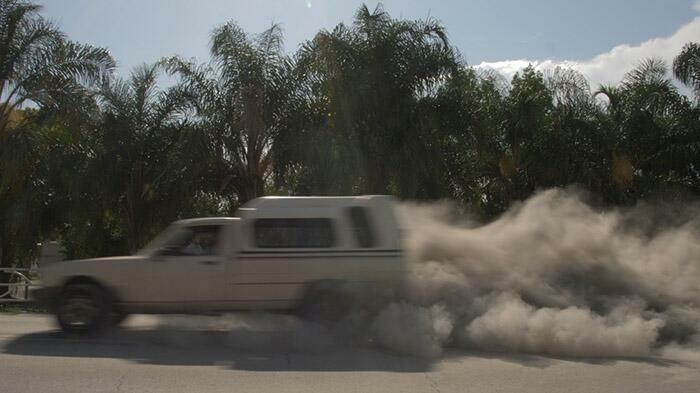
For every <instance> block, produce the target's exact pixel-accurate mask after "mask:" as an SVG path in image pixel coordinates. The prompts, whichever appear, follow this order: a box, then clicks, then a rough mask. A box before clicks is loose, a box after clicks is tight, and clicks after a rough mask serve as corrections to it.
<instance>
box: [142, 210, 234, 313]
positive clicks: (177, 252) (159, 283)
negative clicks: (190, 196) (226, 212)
mask: <svg viewBox="0 0 700 393" xmlns="http://www.w3.org/2000/svg"><path fill="white" fill-rule="evenodd" d="M222 232H223V225H222V224H215V225H212V224H203V225H187V226H183V227H182V228H181V229H180V230H178V231H176V233H175V234H174V235H173V236H172V237H171V238H170V239H169V240H168V241H167V242H166V244H165V246H164V247H162V248H161V250H160V251H159V252H158V253H157V255H156V256H154V258H153V261H152V263H153V264H154V280H153V282H154V284H155V285H154V286H155V288H153V290H154V296H153V299H154V301H155V302H156V303H171V304H172V308H173V309H174V310H176V309H182V310H183V311H187V310H190V309H197V308H199V309H202V308H206V309H213V308H216V306H217V304H219V303H222V301H223V300H224V288H225V274H224V273H225V268H226V266H225V263H224V262H225V258H224V256H223V254H224V250H223V249H222V247H221V237H222V236H221V235H222Z"/></svg>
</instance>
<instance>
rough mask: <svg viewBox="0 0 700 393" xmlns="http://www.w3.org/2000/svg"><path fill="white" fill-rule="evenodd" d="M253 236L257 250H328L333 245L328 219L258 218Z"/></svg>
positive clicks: (333, 240)
mask: <svg viewBox="0 0 700 393" xmlns="http://www.w3.org/2000/svg"><path fill="white" fill-rule="evenodd" d="M254 234H255V245H256V246H257V247H259V248H330V247H333V244H334V243H335V237H334V234H333V225H332V222H331V220H330V219H328V218H260V219H257V220H255V223H254Z"/></svg>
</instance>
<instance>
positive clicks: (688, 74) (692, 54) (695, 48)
mask: <svg viewBox="0 0 700 393" xmlns="http://www.w3.org/2000/svg"><path fill="white" fill-rule="evenodd" d="M673 74H674V75H675V76H676V78H678V80H680V81H681V82H683V83H684V84H685V85H686V86H688V87H690V88H691V89H692V90H693V92H694V93H695V97H696V98H697V99H700V44H698V43H696V42H689V43H687V44H685V46H684V47H683V50H682V51H681V53H680V54H679V55H678V56H676V58H675V59H674V60H673Z"/></svg>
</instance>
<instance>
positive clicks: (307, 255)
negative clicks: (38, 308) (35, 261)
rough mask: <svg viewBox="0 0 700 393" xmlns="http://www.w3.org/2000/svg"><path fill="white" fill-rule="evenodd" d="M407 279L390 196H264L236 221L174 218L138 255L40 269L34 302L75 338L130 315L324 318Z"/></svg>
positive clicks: (233, 218)
mask: <svg viewBox="0 0 700 393" xmlns="http://www.w3.org/2000/svg"><path fill="white" fill-rule="evenodd" d="M402 272H403V262H402V252H401V246H400V236H399V230H398V227H397V222H396V218H395V214H394V206H393V201H392V199H391V197H387V196H364V197H264V198H259V199H255V200H253V201H251V202H249V203H247V204H246V205H244V206H243V207H242V208H240V209H238V211H237V212H236V216H235V217H222V218H197V219H189V220H182V221H177V222H175V223H173V224H172V225H171V226H170V227H169V228H167V229H166V230H165V231H164V232H163V233H162V234H161V235H159V236H158V237H156V239H154V240H153V241H152V242H151V243H150V244H149V245H147V246H146V247H145V248H144V249H143V250H141V251H139V252H138V253H136V254H135V255H131V256H125V257H109V258H96V259H85V260H74V261H63V262H57V263H54V264H51V265H48V266H45V267H42V268H41V269H40V279H41V282H42V287H41V288H40V289H38V290H37V291H36V293H35V297H36V298H37V299H38V300H40V301H42V302H44V303H45V304H46V305H47V306H48V307H49V308H50V309H51V310H52V311H53V312H54V313H55V314H56V317H57V320H58V323H59V325H60V326H61V327H62V328H63V329H64V330H66V331H70V332H75V333H86V332H94V331H97V330H100V329H101V328H103V327H105V326H109V325H115V324H118V323H120V322H121V321H122V320H123V318H124V317H125V316H126V315H128V314H129V313H158V314H160V313H217V312H224V311H234V310H296V309H302V310H304V312H305V313H307V314H309V313H310V314H319V315H315V316H317V317H320V318H327V317H332V314H333V313H334V312H336V313H337V312H341V310H342V309H343V306H346V305H347V301H345V300H347V299H348V294H347V292H348V291H355V292H353V293H354V294H362V295H364V296H368V295H369V294H372V295H371V296H379V295H378V293H382V294H384V295H385V294H386V292H391V289H392V288H394V286H395V284H397V283H398V282H400V279H401V274H402ZM375 294H377V295H375ZM339 299H345V300H343V301H340V300H339Z"/></svg>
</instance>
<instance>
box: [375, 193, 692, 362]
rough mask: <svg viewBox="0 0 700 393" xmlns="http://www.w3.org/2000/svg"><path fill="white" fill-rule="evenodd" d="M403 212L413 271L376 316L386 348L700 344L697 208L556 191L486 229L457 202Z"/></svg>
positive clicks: (420, 351) (600, 352)
mask: <svg viewBox="0 0 700 393" xmlns="http://www.w3.org/2000/svg"><path fill="white" fill-rule="evenodd" d="M400 210H401V211H400V216H401V217H402V218H403V221H404V223H405V225H404V229H405V230H406V233H407V239H406V244H405V246H406V247H407V249H408V251H409V252H408V254H409V255H410V262H409V263H410V274H409V277H408V278H407V284H406V288H405V293H404V295H403V299H402V301H401V302H400V303H397V304H393V305H391V306H389V307H388V308H387V309H385V310H384V311H383V312H381V313H380V315H379V316H378V317H377V319H376V320H375V321H374V324H373V328H374V329H373V330H374V332H375V333H376V335H377V340H378V341H379V343H381V344H382V345H384V346H385V347H388V348H390V349H393V350H396V351H402V352H406V353H409V354H413V355H420V356H427V357H435V356H438V355H439V354H440V353H441V349H442V347H443V346H445V345H457V346H460V347H464V348H474V349H480V350H488V351H506V352H527V353H539V354H549V355H556V356H583V357H638V356H646V355H649V354H650V353H652V352H653V351H654V350H655V349H657V347H661V346H663V345H667V344H670V343H673V345H674V346H675V347H680V348H686V349H687V348H688V347H691V346H693V345H697V342H698V341H699V340H698V332H699V331H700V230H699V229H700V218H699V217H700V215H699V214H698V212H700V208H699V207H698V205H697V204H695V205H693V204H690V205H684V206H671V205H656V206H654V205H649V204H643V205H639V206H637V207H635V208H632V209H628V210H612V211H611V210H607V211H598V210H595V209H593V208H592V207H590V206H589V205H588V204H586V203H585V202H583V200H582V199H581V198H580V197H579V195H578V194H577V193H576V192H574V191H571V190H548V191H544V192H541V193H539V194H538V195H535V196H533V197H532V198H530V199H529V200H527V201H525V202H524V203H522V204H521V205H519V206H516V207H514V208H513V209H511V211H509V212H507V213H506V214H504V215H503V216H502V217H500V218H499V219H497V220H496V221H494V222H492V223H489V224H486V225H479V224H478V223H475V222H470V221H469V220H459V219H456V218H455V217H456V216H455V215H454V214H453V209H451V208H450V206H449V205H447V204H433V205H410V204H404V205H403V206H401V209H400ZM693 343H695V344H693Z"/></svg>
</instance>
